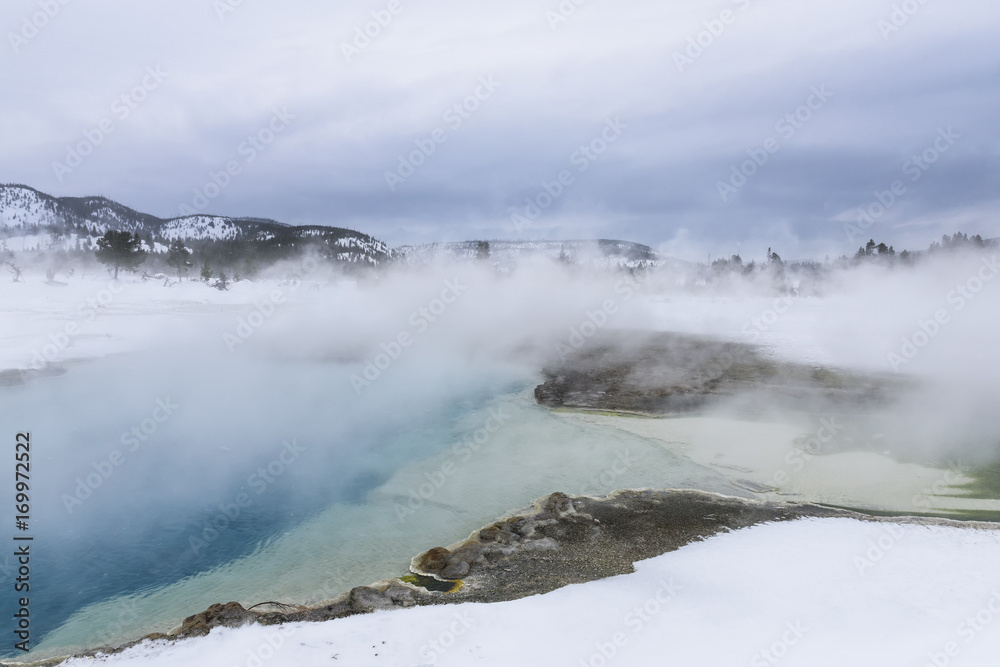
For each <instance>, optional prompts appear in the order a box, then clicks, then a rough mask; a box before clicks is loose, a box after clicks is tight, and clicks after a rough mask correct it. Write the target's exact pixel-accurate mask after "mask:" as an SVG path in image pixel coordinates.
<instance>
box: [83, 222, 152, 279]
mask: <svg viewBox="0 0 1000 667" xmlns="http://www.w3.org/2000/svg"><path fill="white" fill-rule="evenodd" d="M146 254H147V253H146V251H145V250H143V249H142V239H140V238H139V237H138V236H133V235H132V234H130V233H129V232H119V231H115V230H113V229H109V230H108V231H107V232H105V233H104V236H102V237H101V238H99V239H97V250H96V251H94V256H95V257H97V261H98V262H100V263H101V264H104V265H105V266H108V267H113V268H114V270H115V276H114V277H115V280H117V279H118V270H119V269H125V270H127V271H135V270H136V269H137V268H139V266H140V265H141V264H142V263H143V262H145V261H146Z"/></svg>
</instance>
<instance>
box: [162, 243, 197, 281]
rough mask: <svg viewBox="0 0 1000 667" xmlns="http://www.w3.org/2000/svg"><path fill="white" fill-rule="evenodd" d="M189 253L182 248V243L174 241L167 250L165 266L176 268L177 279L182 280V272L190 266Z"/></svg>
mask: <svg viewBox="0 0 1000 667" xmlns="http://www.w3.org/2000/svg"><path fill="white" fill-rule="evenodd" d="M190 260H191V251H190V250H188V249H187V248H186V247H184V241H181V240H180V239H174V240H173V241H172V242H171V243H170V249H169V250H167V264H169V265H170V266H174V267H177V279H178V280H183V279H184V270H185V269H187V268H188V267H190V266H191V261H190Z"/></svg>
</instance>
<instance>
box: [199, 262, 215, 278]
mask: <svg viewBox="0 0 1000 667" xmlns="http://www.w3.org/2000/svg"><path fill="white" fill-rule="evenodd" d="M213 275H215V272H214V271H212V267H211V266H209V264H208V260H205V262H204V263H203V264H202V265H201V279H202V280H204V281H205V282H206V283H207V282H208V281H209V280H211V279H212V276H213Z"/></svg>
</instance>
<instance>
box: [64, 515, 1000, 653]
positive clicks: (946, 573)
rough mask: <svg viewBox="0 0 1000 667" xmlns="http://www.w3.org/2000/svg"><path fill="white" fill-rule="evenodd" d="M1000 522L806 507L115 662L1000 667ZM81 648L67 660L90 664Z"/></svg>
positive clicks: (146, 649)
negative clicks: (512, 596)
mask: <svg viewBox="0 0 1000 667" xmlns="http://www.w3.org/2000/svg"><path fill="white" fill-rule="evenodd" d="M998 560H1000V533H998V532H997V531H987V530H977V529H973V528H958V527H950V526H947V527H946V526H918V525H900V524H887V523H871V522H860V521H855V520H851V519H803V520H799V521H795V522H789V523H775V524H765V525H760V526H756V527H753V528H749V529H744V530H740V531H736V532H732V533H728V534H723V535H719V536H716V537H714V538H711V539H708V540H706V541H704V542H699V543H694V544H690V545H687V546H686V547H683V548H682V549H680V550H678V551H675V552H672V553H668V554H664V555H662V556H659V557H657V558H652V559H649V560H646V561H643V562H640V563H637V564H636V572H635V573H633V574H629V575H623V576H619V577H614V578H611V579H605V580H601V581H595V582H590V583H587V584H580V585H575V586H568V587H565V588H562V589H560V590H557V591H553V592H552V593H549V594H546V595H538V596H533V597H529V598H524V599H521V600H515V601H512V602H505V603H497V604H462V605H455V606H451V605H446V606H436V607H420V608H414V609H409V610H398V611H387V612H377V613H374V614H370V615H365V616H355V617H351V618H346V619H340V620H335V621H329V622H326V623H319V624H290V625H286V626H280V627H261V626H248V627H243V628H239V629H224V628H223V629H216V630H215V631H213V632H212V633H211V634H210V635H209V636H208V637H205V638H199V639H192V640H186V641H182V642H177V643H173V644H171V643H164V642H158V643H149V642H145V643H144V644H142V645H139V646H137V647H134V648H132V649H129V650H128V651H126V652H124V653H122V654H118V655H113V656H105V657H101V658H100V660H99V661H100V664H102V665H143V666H150V667H157V666H163V667H166V666H168V665H185V666H192V667H198V666H200V665H206V666H207V665H211V666H213V667H214V666H215V665H247V666H251V667H252V666H257V667H260V666H263V665H267V666H268V667H283V666H285V665H289V666H291V665H320V664H324V665H328V664H342V665H350V666H351V667H366V666H369V665H372V666H373V665H392V666H400V667H416V666H418V665H440V666H447V665H455V666H463V667H464V666H466V665H482V666H483V667H493V666H497V667H500V666H503V667H509V666H510V665H511V664H521V665H552V664H560V665H568V666H574V667H576V666H581V667H582V666H591V667H602V666H611V665H668V664H676V665H685V666H695V665H708V666H715V665H750V666H751V667H758V666H770V665H779V664H780V665H787V666H789V667H792V666H795V665H807V666H809V667H825V666H830V667H833V666H836V667H841V666H843V665H852V666H866V665H872V666H879V667H882V666H884V665H890V664H893V665H913V666H914V667H918V666H922V665H934V666H935V667H944V666H945V665H949V664H956V665H967V666H970V667H973V666H976V665H995V664H996V656H997V652H998V651H1000V622H996V618H997V615H998V614H1000V569H998V568H996V563H997V562H998ZM96 662H98V660H92V659H86V660H84V659H74V660H70V661H68V662H66V663H64V664H65V665H67V666H82V665H90V664H94V663H96Z"/></svg>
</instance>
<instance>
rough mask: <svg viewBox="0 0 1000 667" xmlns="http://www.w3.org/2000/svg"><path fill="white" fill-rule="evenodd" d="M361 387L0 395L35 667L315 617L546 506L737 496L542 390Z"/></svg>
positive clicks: (477, 384)
mask: <svg viewBox="0 0 1000 667" xmlns="http://www.w3.org/2000/svg"><path fill="white" fill-rule="evenodd" d="M358 370H359V368H357V367H355V366H352V365H350V364H344V363H337V362H329V363H319V364H317V363H288V362H281V363H278V362H276V361H273V360H271V361H260V360H257V361H254V360H251V359H249V358H242V359H237V358H233V359H225V360H221V361H220V360H218V359H215V360H213V361H206V360H204V359H194V358H192V357H191V355H190V354H188V353H181V352H180V351H172V352H169V351H168V352H160V353H158V354H155V355H153V354H148V355H142V356H135V355H130V356H122V357H116V358H108V359H103V360H100V361H97V362H93V363H89V364H86V365H82V366H79V367H75V368H73V369H72V370H71V372H70V373H68V374H66V375H64V376H61V377H57V378H48V379H45V380H40V381H36V382H34V383H31V384H29V385H27V386H24V387H10V388H6V389H2V390H0V401H2V402H0V405H3V414H2V421H3V423H2V427H3V428H4V432H5V433H7V432H9V433H11V434H13V433H14V432H16V431H17V430H25V429H30V430H31V432H32V441H33V443H34V445H33V453H32V457H33V459H32V460H33V466H34V467H33V475H32V489H33V499H32V502H33V508H32V532H33V534H34V536H35V542H34V545H33V547H32V549H33V560H32V590H31V605H32V607H31V608H32V631H33V641H34V642H38V640H39V639H40V638H41V640H42V641H41V643H40V644H36V647H37V648H36V649H35V650H34V651H32V654H31V657H32V658H33V659H39V658H42V657H44V656H46V655H54V654H65V653H67V652H70V651H72V650H76V649H81V648H89V647H94V646H97V645H101V644H119V643H122V642H124V641H128V640H130V639H134V638H136V637H138V636H141V635H142V634H145V633H148V632H151V631H154V630H159V631H167V630H170V629H172V628H174V627H176V625H177V624H178V623H179V621H180V620H181V619H182V618H183V617H185V616H187V615H190V614H193V613H197V612H199V611H201V610H203V609H205V608H206V607H207V606H209V605H210V604H212V603H215V602H226V601H229V600H238V601H240V602H242V603H244V604H247V605H249V604H254V603H257V602H263V601H268V600H278V601H284V602H299V603H305V602H318V601H319V600H322V599H325V598H329V597H333V596H335V595H336V594H338V593H340V592H342V591H344V590H347V589H349V588H350V587H352V586H356V585H361V584H367V583H370V582H372V581H376V580H378V579H382V578H384V577H387V576H393V575H396V574H401V573H402V572H404V571H405V570H406V568H407V566H408V564H409V560H410V558H411V557H412V556H413V555H415V554H416V553H418V552H420V551H422V550H425V549H427V548H429V547H431V546H436V545H439V544H450V543H453V542H455V541H458V540H461V539H462V538H464V537H465V536H467V535H468V534H469V533H471V532H472V531H473V530H475V529H476V528H478V527H480V526H482V525H484V524H486V523H489V522H490V521H492V520H494V519H495V518H497V517H498V516H499V515H502V514H503V513H505V512H507V511H508V510H513V509H517V508H520V507H523V506H525V505H528V504H530V503H531V502H532V501H533V500H535V499H537V498H538V497H541V496H543V495H545V494H548V493H551V492H553V491H564V492H568V493H604V492H608V491H611V490H614V489H618V488H623V487H693V488H701V489H706V490H713V491H722V492H726V493H731V494H736V495H745V494H742V493H741V492H740V491H739V490H738V489H736V488H734V487H732V486H731V485H729V484H727V483H726V482H725V480H724V479H723V478H722V476H720V475H718V474H717V473H715V472H713V471H710V470H708V469H707V468H703V467H700V466H697V465H695V464H692V463H690V462H688V461H686V460H684V459H682V458H680V457H678V456H676V455H674V454H671V453H670V452H668V451H666V450H664V448H662V447H661V446H658V445H657V444H656V443H654V442H651V441H649V440H647V439H645V438H642V437H639V436H636V435H633V434H629V433H626V432H623V431H621V430H619V429H613V428H604V427H600V426H594V425H583V424H579V423H576V422H573V421H572V420H565V419H561V418H559V417H558V416H556V415H553V414H551V413H549V412H548V411H547V410H545V409H542V408H539V407H538V406H537V405H535V403H534V400H533V399H532V396H531V391H532V388H533V387H534V385H535V384H536V383H537V381H538V380H537V377H536V376H535V373H534V370H533V369H529V368H518V367H512V366H510V365H504V366H497V365H491V364H489V363H485V362H483V363H477V364H469V365H466V366H462V367H451V368H442V367H439V366H434V367H431V366H427V365H421V362H420V360H417V359H414V360H406V359H403V360H401V361H400V362H398V363H397V364H396V365H394V366H393V367H392V368H390V369H388V370H387V371H386V373H385V375H384V377H382V378H380V379H379V381H378V382H376V383H375V384H373V385H372V386H371V387H368V388H366V389H365V390H364V391H363V392H362V394H361V395H360V396H359V395H358V394H357V393H356V392H355V390H354V388H353V386H352V385H351V382H350V376H351V374H352V373H355V372H357V371H358ZM167 413H169V414H167ZM161 418H162V421H158V420H159V419H161ZM133 429H135V430H134V431H133ZM115 452H117V454H115ZM109 472H110V474H108V473H109ZM10 520H11V521H12V517H11V518H10ZM8 525H10V524H8ZM5 578H6V575H5ZM9 602H10V599H9V597H5V598H4V600H3V604H4V605H8V604H9ZM3 611H4V615H5V616H7V614H6V612H7V611H8V609H7V607H6V606H5V608H4V610H3ZM7 617H8V618H9V616H7Z"/></svg>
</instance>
